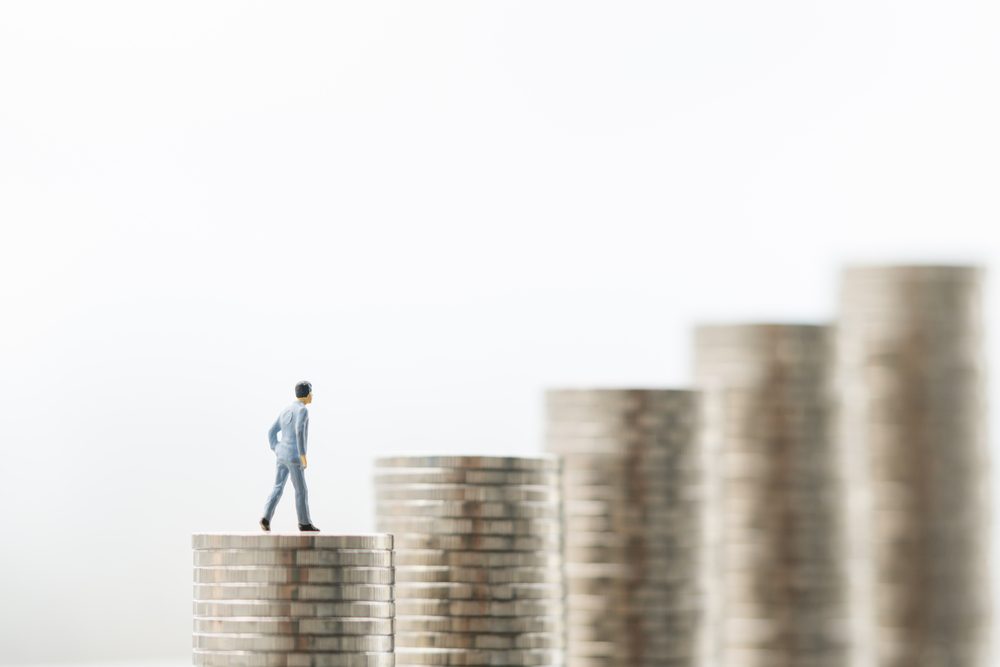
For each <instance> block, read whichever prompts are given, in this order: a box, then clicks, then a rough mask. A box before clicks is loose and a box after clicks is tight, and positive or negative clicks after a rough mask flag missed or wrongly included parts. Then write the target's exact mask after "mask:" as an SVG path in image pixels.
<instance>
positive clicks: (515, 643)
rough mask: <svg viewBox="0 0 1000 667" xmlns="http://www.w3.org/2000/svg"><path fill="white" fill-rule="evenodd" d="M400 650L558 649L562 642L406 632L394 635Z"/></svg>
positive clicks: (550, 637)
mask: <svg viewBox="0 0 1000 667" xmlns="http://www.w3.org/2000/svg"><path fill="white" fill-rule="evenodd" d="M396 642H397V645H398V646H399V647H400V648H460V649H490V650H511V649H559V648H562V640H561V638H559V637H558V636H556V635H554V634H552V633H545V632H525V633H519V634H489V633H479V632H473V633H459V632H407V631H399V632H398V633H396Z"/></svg>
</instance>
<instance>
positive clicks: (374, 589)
mask: <svg viewBox="0 0 1000 667" xmlns="http://www.w3.org/2000/svg"><path fill="white" fill-rule="evenodd" d="M392 588H393V587H392V586H388V585H386V586H379V585H365V584H340V585H332V586H317V585H313V584H195V585H194V599H195V600H205V601H208V600H308V601H314V602H318V601H327V602H332V601H368V602H391V601H392Z"/></svg>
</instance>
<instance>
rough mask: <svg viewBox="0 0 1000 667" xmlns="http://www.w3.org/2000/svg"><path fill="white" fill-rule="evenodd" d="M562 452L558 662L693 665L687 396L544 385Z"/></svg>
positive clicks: (693, 507) (691, 397) (693, 475)
mask: <svg viewBox="0 0 1000 667" xmlns="http://www.w3.org/2000/svg"><path fill="white" fill-rule="evenodd" d="M546 409H547V428H546V446H547V449H548V451H550V452H552V453H556V454H559V455H561V457H562V461H563V506H564V516H565V526H566V535H565V538H564V539H565V545H564V558H565V568H566V587H567V594H568V595H567V665H568V667H653V666H656V667H665V666H668V665H669V666H674V665H677V666H680V665H685V666H689V665H696V664H698V662H697V660H698V646H697V644H698V631H699V614H700V612H701V609H700V597H701V596H700V592H699V591H700V587H699V579H698V568H699V560H700V559H699V552H700V542H701V531H700V517H701V508H700V504H701V503H700V496H699V494H700V489H699V483H700V482H699V479H700V476H699V469H700V468H699V462H698V460H697V454H698V451H697V439H696V438H697V430H696V418H697V395H696V394H695V393H694V392H691V391H680V390H655V389H620V390H619V389H604V390H601V389H593V390H582V389H581V390H553V391H549V392H548V393H547V394H546Z"/></svg>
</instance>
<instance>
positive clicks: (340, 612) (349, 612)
mask: <svg viewBox="0 0 1000 667" xmlns="http://www.w3.org/2000/svg"><path fill="white" fill-rule="evenodd" d="M194 615H195V616H196V617H210V618H231V617H236V618H257V617H267V618H271V617H292V618H316V617H331V618H334V617H344V618H372V619H384V618H392V617H393V616H394V615H395V605H394V604H393V603H392V602H297V601H289V602H281V601H279V600H246V601H240V600H236V601H234V600H228V601H227V600H215V601H209V602H206V601H199V600H196V601H195V602H194Z"/></svg>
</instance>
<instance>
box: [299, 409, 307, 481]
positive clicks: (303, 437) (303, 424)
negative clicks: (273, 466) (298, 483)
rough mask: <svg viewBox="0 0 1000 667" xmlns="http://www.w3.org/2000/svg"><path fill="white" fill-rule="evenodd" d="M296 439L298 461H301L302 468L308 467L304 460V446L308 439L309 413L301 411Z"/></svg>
mask: <svg viewBox="0 0 1000 667" xmlns="http://www.w3.org/2000/svg"><path fill="white" fill-rule="evenodd" d="M298 436H299V437H297V438H296V440H297V441H298V444H299V460H300V461H302V467H303V468H306V467H308V466H309V462H308V461H307V460H306V444H307V440H308V438H309V411H308V410H303V411H302V419H301V420H300V421H299V433H298Z"/></svg>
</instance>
